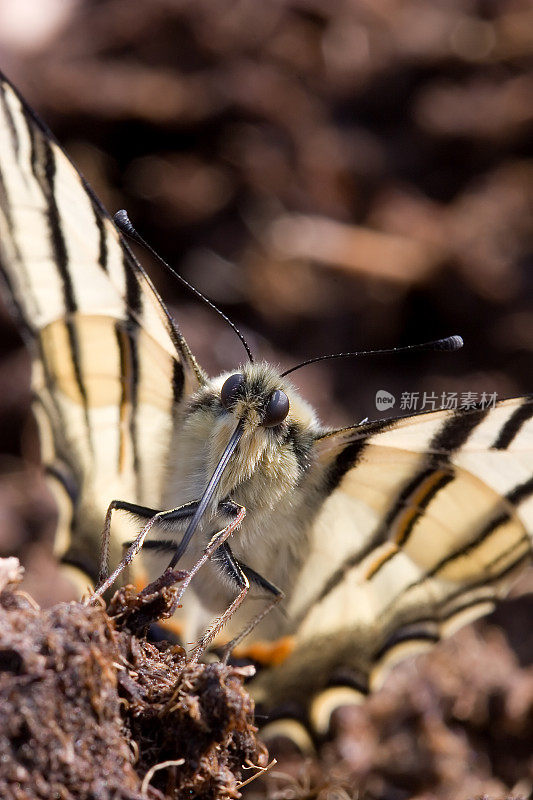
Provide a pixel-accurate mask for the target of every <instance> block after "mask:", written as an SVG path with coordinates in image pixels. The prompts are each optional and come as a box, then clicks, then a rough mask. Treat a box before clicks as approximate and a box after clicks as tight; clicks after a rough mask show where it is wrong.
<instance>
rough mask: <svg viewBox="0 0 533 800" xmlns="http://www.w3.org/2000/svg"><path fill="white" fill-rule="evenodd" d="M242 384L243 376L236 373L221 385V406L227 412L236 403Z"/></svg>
mask: <svg viewBox="0 0 533 800" xmlns="http://www.w3.org/2000/svg"><path fill="white" fill-rule="evenodd" d="M243 383H244V375H241V374H240V372H237V373H236V374H235V375H230V376H229V378H227V379H226V380H225V381H224V383H223V384H222V389H221V390H220V399H221V400H222V405H223V406H224V408H225V409H227V411H231V409H232V408H233V406H234V405H235V403H236V401H237V400H238V399H239V394H240V389H241V387H242V385H243Z"/></svg>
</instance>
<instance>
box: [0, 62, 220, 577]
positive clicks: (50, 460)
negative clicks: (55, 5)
mask: <svg viewBox="0 0 533 800" xmlns="http://www.w3.org/2000/svg"><path fill="white" fill-rule="evenodd" d="M0 265H1V273H2V276H3V279H4V283H5V286H6V288H7V297H8V302H10V304H11V305H12V306H13V308H14V310H15V311H16V312H17V316H18V317H19V321H20V323H21V326H22V329H23V331H24V333H25V335H26V338H27V339H28V340H29V343H30V346H31V351H32V356H33V376H32V386H33V391H34V396H35V403H34V407H35V412H36V415H37V419H38V422H39V427H40V434H41V443H42V458H43V462H44V464H45V467H46V470H47V473H48V477H49V479H50V485H51V486H52V488H53V490H54V493H55V495H56V497H57V499H58V504H59V509H60V524H59V527H58V538H57V550H58V553H59V555H61V556H62V557H63V559H64V560H65V561H66V562H67V563H71V564H73V565H75V566H78V567H81V568H82V569H83V570H85V571H86V572H88V574H92V575H93V576H94V575H95V570H96V568H97V560H98V551H99V546H100V545H99V537H100V533H101V530H102V524H103V519H104V515H105V511H106V509H107V506H108V504H109V502H110V501H111V500H112V499H114V498H116V499H121V500H127V501H130V502H135V503H140V504H144V505H148V506H157V505H158V504H159V502H160V496H161V490H162V486H161V483H162V477H163V473H164V469H165V466H166V463H167V452H168V448H169V445H170V441H171V437H172V431H173V426H174V424H175V419H176V415H177V414H178V413H179V410H180V407H181V404H182V401H183V399H184V398H187V397H188V396H189V395H190V394H191V392H192V391H194V390H196V388H197V387H198V386H199V385H200V384H201V383H202V382H203V380H204V377H203V373H202V372H201V370H200V368H199V367H198V365H197V363H196V362H195V360H194V358H193V356H192V355H191V353H190V351H189V348H188V347H187V344H186V342H185V340H184V339H183V337H182V336H181V334H180V332H179V331H178V329H177V328H176V326H175V324H174V323H173V322H172V320H171V318H170V317H169V315H168V312H167V311H166V309H165V307H164V306H163V303H162V301H161V299H160V298H159V296H158V294H157V293H156V291H155V289H154V287H153V286H152V284H151V282H150V280H149V278H148V277H147V276H146V274H145V273H144V271H143V270H142V268H141V267H140V265H139V264H138V263H137V261H136V260H135V258H134V256H133V255H132V253H131V251H130V250H129V248H128V246H127V245H126V244H125V242H124V241H123V239H122V238H121V236H120V235H119V233H118V231H117V229H116V228H115V225H114V224H113V222H112V220H111V219H110V217H109V216H108V214H107V213H106V211H105V210H104V209H103V207H102V206H101V204H100V203H99V201H98V200H97V198H96V197H95V195H94V194H93V193H92V191H91V190H90V188H89V187H88V186H87V184H86V183H85V182H84V181H83V179H82V178H81V176H80V175H79V174H78V172H77V171H76V169H75V168H74V167H73V165H72V164H71V162H70V161H69V160H68V158H67V156H66V155H65V154H64V153H63V152H62V150H61V149H60V147H59V146H58V145H57V143H56V142H55V141H54V140H53V138H52V136H51V134H50V133H49V131H48V130H47V129H46V128H45V126H44V125H43V124H42V123H41V122H40V121H39V120H38V119H37V118H36V116H35V114H34V113H33V112H32V110H31V109H29V108H28V107H27V106H26V104H25V103H24V101H23V100H22V99H21V98H20V96H19V95H18V94H17V92H16V90H15V89H14V88H13V87H12V86H11V85H10V84H9V82H8V81H7V80H6V79H5V78H3V77H2V76H1V75H0ZM116 530H117V531H118V527H117V528H116ZM115 555H116V553H115Z"/></svg>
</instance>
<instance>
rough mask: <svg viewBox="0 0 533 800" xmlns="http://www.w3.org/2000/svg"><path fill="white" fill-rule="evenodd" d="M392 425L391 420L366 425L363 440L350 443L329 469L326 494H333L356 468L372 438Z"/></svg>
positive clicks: (326, 479) (325, 486)
mask: <svg viewBox="0 0 533 800" xmlns="http://www.w3.org/2000/svg"><path fill="white" fill-rule="evenodd" d="M390 425H391V422H390V420H381V421H380V422H374V423H371V424H370V425H366V426H365V429H364V434H363V431H362V432H361V433H362V435H361V438H360V439H356V440H355V441H353V442H350V444H348V445H346V447H344V448H343V449H342V450H341V452H340V453H339V454H338V456H337V457H336V458H335V460H334V461H333V462H332V463H331V465H330V466H329V468H328V472H327V475H326V477H325V479H324V493H325V494H330V493H331V492H333V491H334V490H335V489H336V488H337V487H338V485H339V484H340V482H341V481H342V479H343V477H344V476H345V475H346V473H347V472H348V471H349V470H351V469H352V468H353V467H355V465H356V464H357V463H358V462H359V460H360V458H361V456H362V454H363V452H364V450H365V447H366V446H367V445H368V443H369V439H370V437H371V436H373V435H374V434H376V433H379V432H380V431H382V430H386V429H387V428H388V427H390Z"/></svg>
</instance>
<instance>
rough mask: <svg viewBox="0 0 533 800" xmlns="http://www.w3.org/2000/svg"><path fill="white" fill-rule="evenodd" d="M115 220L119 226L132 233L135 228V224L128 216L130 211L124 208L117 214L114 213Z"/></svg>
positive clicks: (122, 229)
mask: <svg viewBox="0 0 533 800" xmlns="http://www.w3.org/2000/svg"><path fill="white" fill-rule="evenodd" d="M113 221H114V223H115V225H116V226H117V228H120V230H121V231H125V232H127V233H130V232H131V231H132V230H133V225H132V224H131V222H130V218H129V217H128V212H127V211H126V210H125V209H124V208H121V209H120V210H119V211H117V212H116V214H114V215H113Z"/></svg>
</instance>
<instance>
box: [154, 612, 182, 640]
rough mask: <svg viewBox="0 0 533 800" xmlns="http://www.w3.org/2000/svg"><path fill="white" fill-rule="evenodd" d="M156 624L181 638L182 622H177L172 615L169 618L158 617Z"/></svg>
mask: <svg viewBox="0 0 533 800" xmlns="http://www.w3.org/2000/svg"><path fill="white" fill-rule="evenodd" d="M157 624H158V625H160V626H161V628H166V629H167V630H168V631H170V632H171V633H173V634H174V635H175V636H177V637H178V638H179V639H183V623H182V622H178V621H177V620H176V619H174V618H173V617H170V619H160V620H158V621H157Z"/></svg>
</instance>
